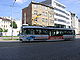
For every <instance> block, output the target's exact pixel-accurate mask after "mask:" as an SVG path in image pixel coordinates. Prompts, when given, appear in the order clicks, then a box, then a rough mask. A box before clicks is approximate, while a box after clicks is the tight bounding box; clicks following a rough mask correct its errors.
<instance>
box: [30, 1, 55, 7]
mask: <svg viewBox="0 0 80 60" xmlns="http://www.w3.org/2000/svg"><path fill="white" fill-rule="evenodd" d="M31 3H32V4H39V5H43V6H46V7H49V8H52V9H54V8H53V7H51V6H48V5H45V4H42V3H37V2H31Z"/></svg>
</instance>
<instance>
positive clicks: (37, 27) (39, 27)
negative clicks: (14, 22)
mask: <svg viewBox="0 0 80 60" xmlns="http://www.w3.org/2000/svg"><path fill="white" fill-rule="evenodd" d="M22 28H34V29H35V28H36V29H59V30H74V29H72V28H55V27H41V26H23V27H22Z"/></svg>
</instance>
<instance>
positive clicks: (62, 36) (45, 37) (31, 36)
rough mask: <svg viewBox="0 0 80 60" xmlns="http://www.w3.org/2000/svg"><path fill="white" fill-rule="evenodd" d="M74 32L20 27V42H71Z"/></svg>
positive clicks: (66, 29)
mask: <svg viewBox="0 0 80 60" xmlns="http://www.w3.org/2000/svg"><path fill="white" fill-rule="evenodd" d="M74 38H75V30H74V29H71V28H54V27H41V26H22V33H21V36H20V41H22V42H23V41H57V40H73V39H74Z"/></svg>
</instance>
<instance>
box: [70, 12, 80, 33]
mask: <svg viewBox="0 0 80 60" xmlns="http://www.w3.org/2000/svg"><path fill="white" fill-rule="evenodd" d="M71 28H73V29H75V33H76V34H79V20H78V17H77V15H76V14H75V13H72V12H71Z"/></svg>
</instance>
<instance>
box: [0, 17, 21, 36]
mask: <svg viewBox="0 0 80 60" xmlns="http://www.w3.org/2000/svg"><path fill="white" fill-rule="evenodd" d="M11 19H12V18H8V17H0V28H2V29H3V32H2V33H3V36H12V35H13V36H17V35H18V34H19V32H20V30H21V29H20V28H21V26H22V25H21V24H22V23H21V21H15V20H13V21H15V22H16V24H17V29H13V34H12V27H11V26H10V25H11V22H12V20H11ZM5 30H6V32H4V31H5Z"/></svg>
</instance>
